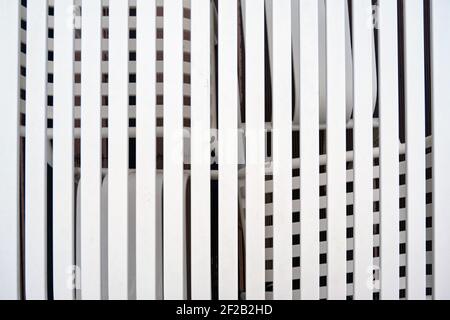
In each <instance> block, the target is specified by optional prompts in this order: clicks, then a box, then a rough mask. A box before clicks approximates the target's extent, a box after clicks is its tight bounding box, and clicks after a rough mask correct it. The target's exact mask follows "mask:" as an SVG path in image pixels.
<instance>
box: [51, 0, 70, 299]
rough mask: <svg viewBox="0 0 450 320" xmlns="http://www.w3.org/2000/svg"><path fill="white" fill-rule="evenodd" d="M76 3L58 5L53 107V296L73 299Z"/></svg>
mask: <svg viewBox="0 0 450 320" xmlns="http://www.w3.org/2000/svg"><path fill="white" fill-rule="evenodd" d="M73 14H74V7H73V0H58V1H56V2H55V15H54V16H55V18H54V19H55V26H54V30H55V38H54V52H55V56H54V57H55V60H54V69H53V70H54V71H53V73H54V102H55V103H54V107H53V294H54V298H55V299H56V300H61V299H65V300H67V299H68V300H71V299H73V298H74V287H73V285H72V276H73V273H72V272H73V271H74V267H73V266H74V263H75V261H74V258H75V251H74V250H75V245H74V229H75V228H74V222H75V220H74V178H73V177H74V169H73V165H74V158H73V157H74V142H73V138H74V135H73V121H74V119H73V69H74V66H73V65H74V62H73V52H74V51H73V49H74V26H73V23H72V21H73Z"/></svg>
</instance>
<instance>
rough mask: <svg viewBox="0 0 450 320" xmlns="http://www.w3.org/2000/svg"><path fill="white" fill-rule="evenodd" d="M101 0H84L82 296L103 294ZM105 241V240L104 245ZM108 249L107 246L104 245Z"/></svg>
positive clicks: (87, 297) (82, 68)
mask: <svg viewBox="0 0 450 320" xmlns="http://www.w3.org/2000/svg"><path fill="white" fill-rule="evenodd" d="M101 17H102V1H101V0H91V1H84V2H83V15H82V27H83V30H85V32H83V34H82V37H81V48H82V50H81V55H82V58H81V78H82V79H81V104H82V107H81V178H80V183H81V186H80V188H81V266H80V267H81V298H82V299H89V300H93V299H96V300H97V299H101V298H102V290H101V288H102V283H101V273H102V264H104V263H105V261H103V262H102V260H101V250H102V242H101V184H102V172H101V169H102V136H101V123H102V119H101V33H102V27H101ZM105 245H106V244H105V243H103V246H105ZM103 249H105V248H103ZM103 294H105V293H103Z"/></svg>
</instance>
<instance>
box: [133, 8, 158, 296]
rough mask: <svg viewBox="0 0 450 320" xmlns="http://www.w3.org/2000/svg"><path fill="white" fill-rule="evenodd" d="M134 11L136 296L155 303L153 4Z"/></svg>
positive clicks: (154, 22) (154, 61)
mask: <svg viewBox="0 0 450 320" xmlns="http://www.w3.org/2000/svg"><path fill="white" fill-rule="evenodd" d="M136 8H137V42H136V45H137V50H136V55H137V61H136V64H137V67H136V70H137V71H138V72H137V75H136V76H137V78H136V96H137V97H136V102H137V104H136V286H137V287H136V291H137V292H136V293H137V298H138V299H156V277H157V276H158V275H157V274H156V263H157V261H156V194H155V188H156V92H155V90H156V71H155V70H156V69H155V68H156V66H155V64H156V48H155V45H156V4H155V2H154V1H148V0H138V1H137V2H136Z"/></svg>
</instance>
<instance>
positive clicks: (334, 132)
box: [326, 0, 347, 299]
mask: <svg viewBox="0 0 450 320" xmlns="http://www.w3.org/2000/svg"><path fill="white" fill-rule="evenodd" d="M345 2H346V1H345V0H338V1H335V0H327V2H326V34H327V44H326V48H327V52H326V57H327V58H326V59H327V60H326V61H327V119H329V121H327V131H326V132H327V139H326V140H327V231H328V234H327V240H328V241H327V244H328V248H327V250H328V251H327V254H328V257H327V263H328V270H327V271H328V273H327V284H328V299H345V298H346V281H345V280H346V272H347V270H346V269H347V262H346V242H347V239H346V233H345V232H346V231H345V230H346V203H345V186H346V166H345V160H346V159H345V155H346V140H345V139H346V94H345V93H346V91H347V84H346V81H345V79H346V74H345V69H346V68H345V54H346V52H345V50H346V49H345V27H346V25H345V19H346V14H347V13H346V5H345Z"/></svg>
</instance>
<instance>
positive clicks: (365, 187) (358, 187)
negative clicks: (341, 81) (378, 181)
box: [352, 0, 373, 300]
mask: <svg viewBox="0 0 450 320" xmlns="http://www.w3.org/2000/svg"><path fill="white" fill-rule="evenodd" d="M352 4H353V63H354V68H353V79H354V84H353V88H354V89H353V101H354V106H353V119H354V129H353V149H354V189H353V190H354V277H353V283H354V284H353V287H354V298H355V299H361V300H367V299H372V286H371V284H370V281H371V280H370V279H371V278H372V270H373V258H372V246H373V239H372V232H373V231H372V229H373V228H372V223H373V222H372V219H373V218H372V211H373V204H372V201H373V191H372V185H373V182H372V179H373V158H372V154H373V151H372V136H373V133H372V101H373V94H372V72H373V67H372V52H373V51H372V50H373V49H372V45H373V42H372V41H373V25H372V19H371V17H372V3H371V1H370V0H358V1H353V2H352Z"/></svg>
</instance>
